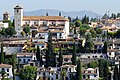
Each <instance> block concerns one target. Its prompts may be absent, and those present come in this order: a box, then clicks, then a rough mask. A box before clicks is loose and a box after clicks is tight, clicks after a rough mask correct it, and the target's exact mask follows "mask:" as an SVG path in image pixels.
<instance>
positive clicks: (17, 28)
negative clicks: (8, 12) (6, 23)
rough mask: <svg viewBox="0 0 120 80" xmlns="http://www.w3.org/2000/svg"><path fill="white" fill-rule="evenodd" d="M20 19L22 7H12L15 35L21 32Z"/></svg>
mask: <svg viewBox="0 0 120 80" xmlns="http://www.w3.org/2000/svg"><path fill="white" fill-rule="evenodd" d="M22 20H23V8H22V7H20V6H19V5H17V6H16V7H15V8H14V22H15V23H14V25H15V31H16V32H17V33H16V34H17V35H16V36H20V35H21V32H22Z"/></svg>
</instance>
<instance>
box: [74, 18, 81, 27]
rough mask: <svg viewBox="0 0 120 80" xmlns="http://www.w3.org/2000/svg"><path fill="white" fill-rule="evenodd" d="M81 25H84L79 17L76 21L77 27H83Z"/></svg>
mask: <svg viewBox="0 0 120 80" xmlns="http://www.w3.org/2000/svg"><path fill="white" fill-rule="evenodd" d="M81 26H82V23H81V21H80V20H78V19H77V20H76V21H75V27H81Z"/></svg>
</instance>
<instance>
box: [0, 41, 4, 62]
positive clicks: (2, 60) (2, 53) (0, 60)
mask: <svg viewBox="0 0 120 80" xmlns="http://www.w3.org/2000/svg"><path fill="white" fill-rule="evenodd" d="M0 57H1V58H0V63H4V61H5V58H4V57H5V54H4V52H3V43H1V56H0Z"/></svg>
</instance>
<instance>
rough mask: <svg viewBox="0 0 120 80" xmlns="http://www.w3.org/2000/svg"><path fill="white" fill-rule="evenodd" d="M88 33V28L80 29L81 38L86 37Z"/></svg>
mask: <svg viewBox="0 0 120 80" xmlns="http://www.w3.org/2000/svg"><path fill="white" fill-rule="evenodd" d="M86 31H87V29H86V28H80V31H79V33H80V36H84V35H85V33H86Z"/></svg>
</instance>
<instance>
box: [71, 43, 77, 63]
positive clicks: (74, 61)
mask: <svg viewBox="0 0 120 80" xmlns="http://www.w3.org/2000/svg"><path fill="white" fill-rule="evenodd" d="M71 60H72V64H73V65H76V64H77V62H76V60H77V55H76V44H75V42H74V46H73V53H72V59H71Z"/></svg>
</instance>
